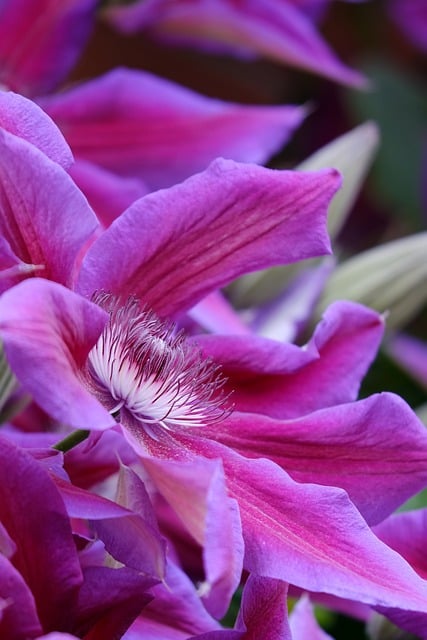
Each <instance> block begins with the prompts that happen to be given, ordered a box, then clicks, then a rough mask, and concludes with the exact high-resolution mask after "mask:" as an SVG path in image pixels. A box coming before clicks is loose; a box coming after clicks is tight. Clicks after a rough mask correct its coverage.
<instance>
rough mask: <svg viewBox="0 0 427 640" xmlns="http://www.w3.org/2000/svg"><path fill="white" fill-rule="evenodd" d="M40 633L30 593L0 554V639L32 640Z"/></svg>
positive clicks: (40, 629) (12, 567) (15, 571)
mask: <svg viewBox="0 0 427 640" xmlns="http://www.w3.org/2000/svg"><path fill="white" fill-rule="evenodd" d="M40 633H42V628H41V625H40V622H39V619H38V616H37V611H36V607H35V602H34V598H33V595H32V593H31V591H30V589H29V588H28V586H27V584H26V583H25V580H24V578H23V577H22V576H21V574H20V573H19V572H18V571H17V570H16V569H15V567H14V566H13V565H12V564H11V563H10V562H9V560H7V559H6V558H5V557H3V555H2V554H1V553H0V637H1V638H34V637H35V636H37V635H38V634H40Z"/></svg>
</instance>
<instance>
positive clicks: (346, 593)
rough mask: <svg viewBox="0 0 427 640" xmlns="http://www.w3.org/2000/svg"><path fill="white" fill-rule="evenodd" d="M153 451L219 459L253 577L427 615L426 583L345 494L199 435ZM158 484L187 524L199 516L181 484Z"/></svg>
mask: <svg viewBox="0 0 427 640" xmlns="http://www.w3.org/2000/svg"><path fill="white" fill-rule="evenodd" d="M151 449H152V454H154V455H155V454H156V451H157V449H158V452H159V453H160V452H161V454H162V455H163V456H165V455H168V456H169V457H172V456H173V457H174V458H175V459H176V458H178V457H181V458H184V457H187V458H188V456H189V453H190V451H191V452H192V453H193V454H196V455H197V456H200V455H203V456H204V457H206V458H211V459H214V460H218V459H221V460H222V464H223V467H224V472H225V477H226V483H227V491H228V495H229V496H230V497H231V498H234V499H235V500H237V502H238V504H239V509H240V515H241V519H242V530H243V538H244V542H245V562H244V567H245V568H246V569H247V570H248V571H250V572H253V573H255V574H257V575H261V576H265V577H270V578H276V579H279V580H283V581H285V582H288V583H290V584H295V585H296V586H299V587H301V588H303V589H306V590H309V591H319V592H325V593H331V594H333V595H336V596H339V597H341V598H348V599H352V600H358V601H360V602H365V603H367V604H371V605H377V606H388V607H400V608H404V609H407V610H412V611H426V610H427V599H426V596H427V585H426V583H425V581H423V580H421V578H419V576H417V574H416V573H415V572H414V571H413V570H412V569H411V567H410V566H409V565H408V564H407V563H406V562H405V561H404V560H403V559H402V558H401V556H400V555H398V554H397V553H396V552H394V551H392V550H391V549H390V548H389V547H387V546H386V545H385V544H383V543H382V542H381V541H380V540H379V539H378V538H377V537H376V536H375V535H374V534H373V533H372V531H371V529H369V527H368V526H367V525H366V523H365V521H364V520H363V519H362V517H361V515H360V513H359V512H358V511H357V509H356V508H355V507H354V505H353V504H352V502H351V501H350V500H349V497H348V495H347V493H346V492H345V491H343V490H342V489H338V488H336V487H322V486H319V485H315V484H300V483H297V482H295V481H293V480H292V479H291V478H290V477H289V476H288V475H287V474H286V473H285V472H284V471H283V470H282V469H280V468H279V467H278V466H277V465H275V464H274V463H273V462H271V461H270V460H267V459H264V458H257V459H247V458H244V457H242V456H240V455H238V454H237V453H235V452H233V451H232V450H231V449H228V448H226V447H224V446H223V445H221V444H218V443H216V442H214V441H213V440H208V439H205V438H203V437H200V436H199V437H197V436H194V435H193V436H191V437H190V436H186V435H184V434H182V435H181V434H180V435H179V436H178V435H177V434H175V436H174V440H172V438H171V437H170V438H167V437H166V436H165V438H164V439H163V441H162V443H157V444H156V443H155V442H154V441H153V443H152V446H151ZM153 462H154V464H156V465H159V468H160V467H161V464H162V463H159V462H155V461H153ZM193 462H194V459H193ZM174 464H177V463H175V462H174ZM187 464H188V466H189V467H190V466H191V461H190V462H189V463H187ZM166 468H167V465H166V464H163V469H166ZM150 473H151V471H150ZM196 477H197V474H196ZM155 480H156V485H157V484H158V486H159V488H160V490H161V492H162V493H163V495H165V497H167V499H168V500H174V501H175V503H174V508H176V507H175V505H176V504H178V505H179V503H181V504H182V509H181V511H180V517H181V518H182V519H185V522H186V523H187V524H188V522H191V520H192V519H194V518H195V517H197V515H196V514H197V510H196V509H195V504H194V503H191V501H190V500H188V499H187V500H185V499H184V497H183V491H182V488H181V484H180V483H178V478H177V480H176V481H175V482H174V483H172V482H170V487H169V490H167V491H165V489H164V486H163V485H164V484H166V486H167V484H168V481H167V480H166V479H165V478H164V477H163V476H161V475H160V472H159V473H158V474H157V475H156V478H155ZM162 483H163V484H162ZM207 506H209V505H207ZM198 517H200V515H199V516H198Z"/></svg>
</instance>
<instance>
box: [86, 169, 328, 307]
mask: <svg viewBox="0 0 427 640" xmlns="http://www.w3.org/2000/svg"><path fill="white" fill-rule="evenodd" d="M338 183H339V177H338V175H337V173H336V171H334V170H325V171H320V172H314V173H303V172H286V171H275V170H272V169H264V168H262V167H258V166H255V165H241V164H237V163H234V162H232V161H226V160H217V161H216V162H214V163H213V164H212V165H211V166H210V167H209V169H208V170H207V171H205V172H203V173H201V174H198V175H195V176H193V177H192V178H189V179H188V180H186V181H185V182H183V183H182V184H180V185H176V186H175V187H171V188H170V189H165V190H161V191H157V192H156V193H153V194H149V195H148V196H145V197H144V198H141V199H140V200H138V201H137V202H136V203H135V204H134V205H133V206H131V207H130V208H129V209H128V210H127V211H126V212H125V213H124V214H123V215H122V216H120V218H119V219H117V220H116V221H115V222H114V223H113V224H112V225H111V226H110V227H109V228H108V229H107V230H106V231H105V232H104V233H103V234H102V235H101V236H100V237H99V238H98V239H97V240H96V241H95V243H94V244H93V245H92V246H91V247H90V249H89V251H88V253H87V254H86V256H85V259H84V261H83V265H82V270H81V273H80V280H79V284H78V289H79V290H80V291H81V292H82V293H83V294H84V295H90V294H91V293H92V292H93V290H94V289H100V288H101V289H104V290H107V291H111V292H112V293H116V292H117V293H118V292H120V293H121V294H122V295H125V294H126V293H128V294H130V293H132V294H135V295H137V296H140V297H141V298H142V299H143V301H144V302H145V303H146V304H147V306H149V307H151V308H152V309H154V310H155V311H157V313H159V314H160V315H163V316H164V315H167V314H174V313H176V312H178V311H181V312H182V311H184V310H185V309H186V308H189V307H191V306H194V304H195V303H197V302H198V301H199V300H200V299H202V298H203V297H204V296H205V295H207V294H208V293H210V292H211V291H214V290H216V289H218V287H220V286H222V285H223V284H225V283H226V282H229V281H230V280H231V279H233V278H235V277H237V276H238V275H240V274H242V273H245V272H247V271H253V270H256V269H261V268H264V267H267V266H271V265H274V264H279V263H281V264H283V263H287V262H293V261H295V260H301V259H303V258H306V257H309V256H313V255H318V254H320V253H325V252H327V251H328V250H329V244H328V239H327V236H326V232H325V227H324V224H325V215H326V209H327V207H328V204H329V202H330V200H331V198H332V196H333V194H334V193H335V191H336V189H337V187H338ZM123 252H125V253H126V257H127V259H126V260H123V259H122V258H123Z"/></svg>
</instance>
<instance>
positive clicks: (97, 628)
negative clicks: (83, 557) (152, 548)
mask: <svg viewBox="0 0 427 640" xmlns="http://www.w3.org/2000/svg"><path fill="white" fill-rule="evenodd" d="M152 586H153V579H152V578H147V577H146V576H144V575H141V574H140V573H138V572H136V571H133V570H132V569H128V568H127V567H122V568H120V569H111V568H110V567H87V568H86V569H85V570H84V583H83V585H82V588H81V589H80V593H79V618H78V621H77V625H76V627H77V628H76V629H75V633H77V636H78V637H79V638H82V637H85V638H86V637H87V638H88V639H89V638H93V639H94V640H95V639H98V638H121V637H123V635H124V633H125V631H126V630H127V629H128V628H129V626H130V625H131V624H132V622H133V621H134V620H135V618H136V617H137V616H138V615H139V613H140V612H141V609H143V607H144V606H145V605H146V604H147V603H148V602H149V601H150V600H151V596H150V595H149V593H148V589H149V588H150V587H152ZM86 633H87V634H88V635H87V636H86V635H85V634H86Z"/></svg>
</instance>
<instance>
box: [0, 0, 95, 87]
mask: <svg viewBox="0 0 427 640" xmlns="http://www.w3.org/2000/svg"><path fill="white" fill-rule="evenodd" d="M96 5H97V2H96V0H66V1H64V2H52V0H3V2H2V3H1V9H0V24H1V29H0V34H1V37H0V67H1V69H2V71H1V73H0V82H1V83H2V84H4V85H6V86H8V87H10V88H11V89H14V90H15V91H19V93H24V94H31V95H35V94H40V93H44V92H47V91H50V90H52V89H53V88H54V87H55V86H56V85H57V84H58V83H59V82H60V81H61V80H62V79H63V78H64V77H65V76H66V75H67V73H68V72H69V70H70V69H71V68H72V66H73V65H74V63H75V62H76V60H77V58H78V56H79V54H80V52H81V51H82V49H83V46H84V44H85V43H86V40H87V38H88V36H89V33H90V30H91V28H92V22H93V18H94V12H95V8H96Z"/></svg>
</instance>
